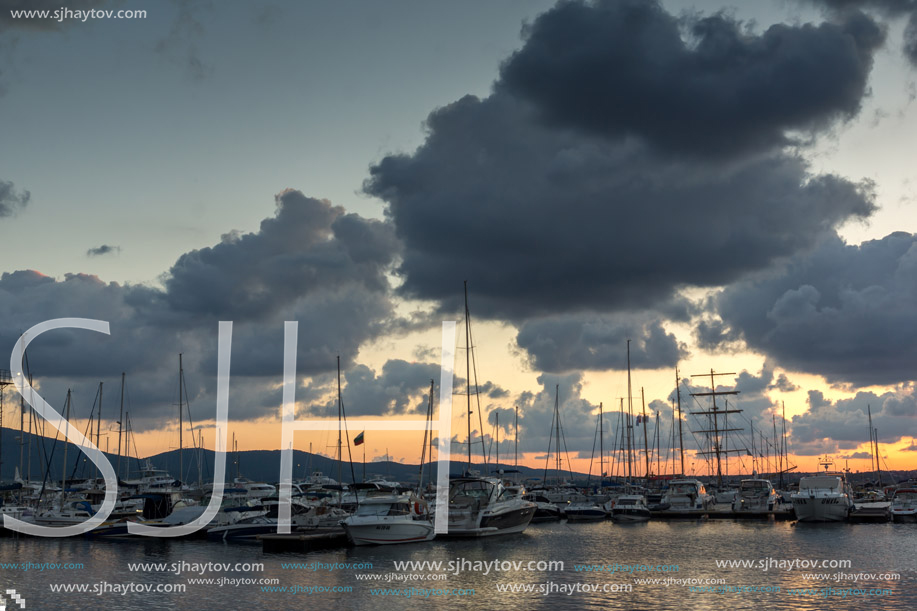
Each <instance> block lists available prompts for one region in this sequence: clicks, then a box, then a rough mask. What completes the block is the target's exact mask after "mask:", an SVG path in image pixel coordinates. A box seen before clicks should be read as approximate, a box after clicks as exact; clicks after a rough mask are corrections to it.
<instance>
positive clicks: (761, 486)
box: [741, 480, 770, 491]
mask: <svg viewBox="0 0 917 611" xmlns="http://www.w3.org/2000/svg"><path fill="white" fill-rule="evenodd" d="M768 488H770V486H768V485H767V482H765V481H757V480H752V481H748V482H742V488H741V489H742V490H748V491H761V490H767V489H768Z"/></svg>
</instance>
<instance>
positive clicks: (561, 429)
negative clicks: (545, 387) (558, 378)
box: [557, 410, 573, 482]
mask: <svg viewBox="0 0 917 611" xmlns="http://www.w3.org/2000/svg"><path fill="white" fill-rule="evenodd" d="M557 428H559V429H560V440H561V441H562V442H563V444H564V456H566V457H567V473H569V474H570V481H571V482H572V481H573V471H572V468H573V467H572V465H571V463H570V452H569V451H567V438H566V437H565V436H564V425H563V422H562V421H561V419H560V411H559V410H558V412H557Z"/></svg>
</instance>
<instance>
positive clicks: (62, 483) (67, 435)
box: [60, 388, 70, 511]
mask: <svg viewBox="0 0 917 611" xmlns="http://www.w3.org/2000/svg"><path fill="white" fill-rule="evenodd" d="M65 413H66V414H67V415H66V416H64V420H65V421H66V422H67V425H66V427H65V432H64V437H65V438H67V439H70V389H69V388H68V389H67V409H66V412H65ZM69 445H70V444H69V443H66V442H65V443H64V469H63V472H62V473H61V480H60V510H61V511H63V510H64V495H65V493H66V490H67V447H68V446H69Z"/></svg>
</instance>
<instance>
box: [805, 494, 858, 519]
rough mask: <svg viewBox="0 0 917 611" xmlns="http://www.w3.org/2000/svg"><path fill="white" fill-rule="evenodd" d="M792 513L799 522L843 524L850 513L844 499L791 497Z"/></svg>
mask: <svg viewBox="0 0 917 611" xmlns="http://www.w3.org/2000/svg"><path fill="white" fill-rule="evenodd" d="M793 511H794V512H796V519H797V520H798V521H800V522H843V521H845V520H846V519H847V516H848V514H849V513H850V507H849V505H848V503H847V498H846V497H840V496H834V497H811V496H807V497H801V498H800V497H793Z"/></svg>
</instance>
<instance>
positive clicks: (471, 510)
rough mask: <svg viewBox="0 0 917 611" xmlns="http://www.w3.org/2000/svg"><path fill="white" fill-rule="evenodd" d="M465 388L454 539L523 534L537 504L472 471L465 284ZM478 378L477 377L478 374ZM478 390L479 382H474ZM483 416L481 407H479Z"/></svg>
mask: <svg viewBox="0 0 917 611" xmlns="http://www.w3.org/2000/svg"><path fill="white" fill-rule="evenodd" d="M465 347H466V351H465V352H466V380H467V381H466V385H467V389H466V390H467V393H466V394H467V396H468V401H467V404H468V409H467V414H466V415H467V418H468V469H467V474H466V476H465V477H460V478H456V479H453V480H451V481H450V482H449V526H448V528H449V530H448V535H449V536H453V537H486V536H491V535H503V534H511V533H520V532H522V531H524V530H525V529H526V528H527V527H528V525H529V523H530V522H531V521H532V517H533V516H534V515H535V504H534V503H530V502H528V501H525V500H523V499H522V498H521V497H520V496H518V495H517V494H516V493H515V492H513V491H510V490H507V489H506V488H505V487H504V485H503V482H502V480H500V478H497V477H481V476H479V475H476V474H474V473H473V472H472V471H471V413H472V411H471V393H472V391H471V385H472V377H471V362H472V359H473V358H474V357H473V354H474V353H473V347H472V342H471V313H470V310H469V309H468V282H467V281H466V282H465ZM475 375H476V374H475ZM474 384H475V389H476V388H477V381H476V380H475V382H474ZM478 413H479V415H480V406H478Z"/></svg>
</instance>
